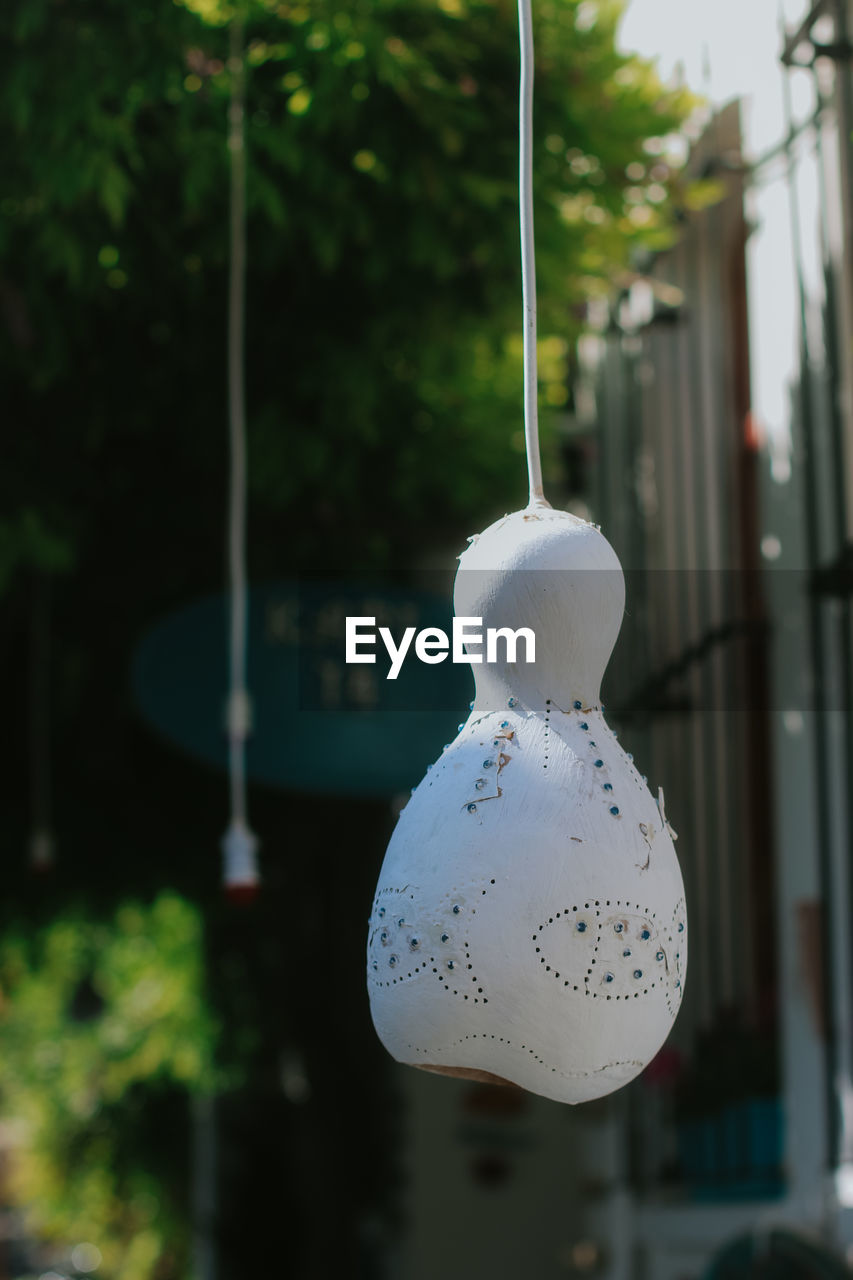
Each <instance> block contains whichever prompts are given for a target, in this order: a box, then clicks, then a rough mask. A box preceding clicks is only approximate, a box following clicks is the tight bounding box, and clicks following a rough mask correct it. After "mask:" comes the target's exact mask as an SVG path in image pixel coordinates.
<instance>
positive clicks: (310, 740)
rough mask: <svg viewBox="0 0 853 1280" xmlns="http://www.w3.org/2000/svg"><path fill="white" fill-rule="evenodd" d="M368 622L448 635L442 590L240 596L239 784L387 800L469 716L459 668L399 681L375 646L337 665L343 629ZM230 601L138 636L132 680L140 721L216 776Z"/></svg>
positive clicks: (464, 673) (414, 670) (205, 604)
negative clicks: (245, 605) (353, 661)
mask: <svg viewBox="0 0 853 1280" xmlns="http://www.w3.org/2000/svg"><path fill="white" fill-rule="evenodd" d="M347 616H368V617H375V618H376V620H377V621H376V626H377V627H379V626H388V627H390V628H391V631H392V633H393V635H394V637H395V640H397V641H399V638H400V636H401V633H402V631H403V629H404V628H405V627H408V626H414V627H416V628H417V629H418V630H420V629H422V628H423V627H427V626H431V627H441V628H442V630H444V631H449V630H450V628H451V625H452V617H453V614H452V609H451V604H450V598H449V593H448V594H447V595H446V596H444V595H439V594H437V593H436V594H435V595H431V594H429V593H426V592H423V593H417V592H412V591H406V590H402V589H396V588H389V587H387V586H384V585H382V586H377V585H375V584H361V583H353V582H344V583H341V582H330V581H324V580H319V581H311V582H308V583H303V582H277V583H269V584H266V585H262V586H257V587H253V588H252V589H251V592H250V597H249V645H248V686H249V693H250V695H251V699H252V708H253V727H252V735H251V738H250V739H249V741H248V744H247V749H246V767H247V774H248V777H249V778H250V779H251V780H252V781H255V782H261V783H265V784H267V785H269V786H274V787H281V788H285V789H287V790H293V791H308V792H317V793H324V794H333V795H372V796H390V795H393V794H395V793H398V792H408V790H409V789H410V788H411V787H413V786H415V785H416V783H418V782H419V781H420V779H421V778H422V777H423V775H424V773H425V771H426V769H427V766H428V765H429V764H430V763H431V762H432V761H433V760H434V759H435V758H436V757H437V756H438V755H439V754H440V753H441V749H442V746H443V745H444V743H446V742H450V741H452V739H453V737H454V735H455V733H456V726H457V724H458V722H459V721H460V720H465V719H466V718H467V716H468V703H469V702H470V700H471V698H472V697H473V687H474V682H473V680H472V678H471V669H470V667H469V666H467V665H458V664H457V665H454V664H452V663H451V662H450V661H449V660H446V661H444V662H443V663H441V664H438V665H434V666H427V665H425V664H424V663H421V662H419V661H418V660H417V659H416V658H415V657H414V655H413V653H412V654H411V655H410V657H409V658H408V659H407V660H406V661H405V662H404V663H403V666H402V669H401V671H400V674H399V676H398V678H397V679H396V680H387V679H386V678H385V675H386V672H387V670H388V660H387V655H386V654H385V650H384V646H383V645H382V643H381V641H379V640H377V645H376V648H375V650H374V652H376V655H377V661H376V664H375V665H367V664H364V665H362V664H359V665H346V664H345V662H344V620H345V618H346V617H347ZM227 634H228V616H227V600H226V597H225V596H224V595H217V596H208V597H206V598H204V599H202V600H198V601H196V602H195V603H193V604H190V605H187V607H186V608H183V609H181V610H179V611H178V612H176V613H174V614H171V615H170V616H169V617H167V618H165V619H164V620H162V621H161V622H159V623H157V624H156V625H155V626H153V627H152V628H151V630H150V631H148V632H147V633H146V634H145V635H144V636H143V638H142V640H141V641H140V643H139V645H138V647H137V649H136V652H135V654H134V658H133V667H132V682H133V690H134V695H135V698H136V701H137V704H138V706H139V708H140V710H141V712H142V715H143V717H144V718H145V720H146V721H147V722H148V723H149V724H150V725H151V726H152V727H153V728H154V729H156V730H157V731H158V732H159V733H161V734H163V735H164V736H165V737H166V738H168V739H170V740H171V741H172V742H174V743H176V744H177V745H178V746H179V747H181V748H182V749H183V750H184V751H187V752H189V753H190V754H191V755H192V756H195V757H196V758H197V759H200V760H204V761H206V762H207V763H209V764H212V765H215V766H217V767H218V768H220V769H223V770H225V768H226V767H227V744H226V739H225V731H224V730H225V698H226V690H227Z"/></svg>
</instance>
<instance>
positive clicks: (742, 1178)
mask: <svg viewBox="0 0 853 1280" xmlns="http://www.w3.org/2000/svg"><path fill="white" fill-rule="evenodd" d="M678 1148H679V1163H680V1165H681V1170H682V1174H683V1176H684V1180H685V1182H686V1183H687V1185H688V1187H689V1189H690V1194H691V1196H692V1197H693V1199H695V1200H701V1201H706V1202H712V1201H717V1202H719V1201H725V1200H742V1201H745V1200H768V1199H773V1198H776V1197H778V1196H781V1195H783V1194H784V1191H785V1179H784V1175H783V1172H782V1163H783V1148H784V1115H783V1110H782V1103H781V1100H780V1099H779V1098H778V1097H770V1098H760V1097H757V1098H744V1099H742V1100H741V1101H739V1102H732V1103H728V1104H727V1105H725V1106H723V1107H719V1108H717V1109H715V1110H714V1111H713V1112H711V1113H710V1114H709V1115H706V1116H694V1117H693V1118H691V1119H689V1120H683V1121H681V1122H680V1123H679V1125H678Z"/></svg>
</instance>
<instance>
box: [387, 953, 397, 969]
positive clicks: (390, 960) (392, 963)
mask: <svg viewBox="0 0 853 1280" xmlns="http://www.w3.org/2000/svg"><path fill="white" fill-rule="evenodd" d="M388 964H389V966H390V968H392V969H394V968H396V966H397V957H396V956H389V957H388Z"/></svg>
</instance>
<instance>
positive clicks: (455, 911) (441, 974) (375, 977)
mask: <svg viewBox="0 0 853 1280" xmlns="http://www.w3.org/2000/svg"><path fill="white" fill-rule="evenodd" d="M494 883H495V881H494V880H490V881H489V882H488V884H487V885H486V886H485V887H482V886H481V887H480V889H479V893H477V894H476V897H477V899H480V900H482V898H484V897H485V896H486V895H487V894H488V892H489V890H490V888H491V886H492V885H493V884H494ZM475 893H476V890H475ZM476 914H477V908H476V907H475V906H473V905H472V904H471V903H469V901H468V895H465V894H463V893H460V892H457V891H456V890H453V891H451V893H450V894H448V895H447V896H446V897H445V898H444V899H443V900H442V902H441V903H440V904H439V907H438V909H437V910H434V911H433V912H430V913H425V912H424V911H423V910H420V909H419V908H418V905H417V899H416V895H415V893H413V892H411V891H410V890H409V889H408V887H407V888H406V889H402V890H398V889H393V888H387V889H383V890H382V891H381V892H380V893H378V894H377V895H376V900H375V901H374V904H373V911H372V913H371V917H370V934H369V937H368V944H367V976H368V981H369V982H370V983H371V984H372V985H373V986H374V987H380V988H383V987H396V986H398V985H400V984H402V983H407V982H410V981H412V980H413V979H415V978H418V977H420V976H421V975H427V976H430V977H432V979H433V980H434V981H437V982H438V983H440V985H441V987H442V990H444V991H446V992H447V993H448V994H449V995H451V996H455V997H456V998H457V999H459V1000H464V1001H470V1003H471V1004H488V1003H489V1001H488V996H487V995H486V994H485V991H484V988H483V984H482V982H481V980H480V978H479V976H478V974H477V971H476V966H475V963H474V960H473V958H472V955H471V948H470V944H469V941H468V937H467V932H468V931H467V928H466V923H467V920H468V919H469V918H470V917H471V916H475V915H476Z"/></svg>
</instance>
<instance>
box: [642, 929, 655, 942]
mask: <svg viewBox="0 0 853 1280" xmlns="http://www.w3.org/2000/svg"><path fill="white" fill-rule="evenodd" d="M651 936H652V935H651V934H650V933H649V931H648V929H643V930H642V932H641V933H640V937H641V938H642V939H643V941H644V942H645V941H646V940H647V939H648V938H650V937H651Z"/></svg>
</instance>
